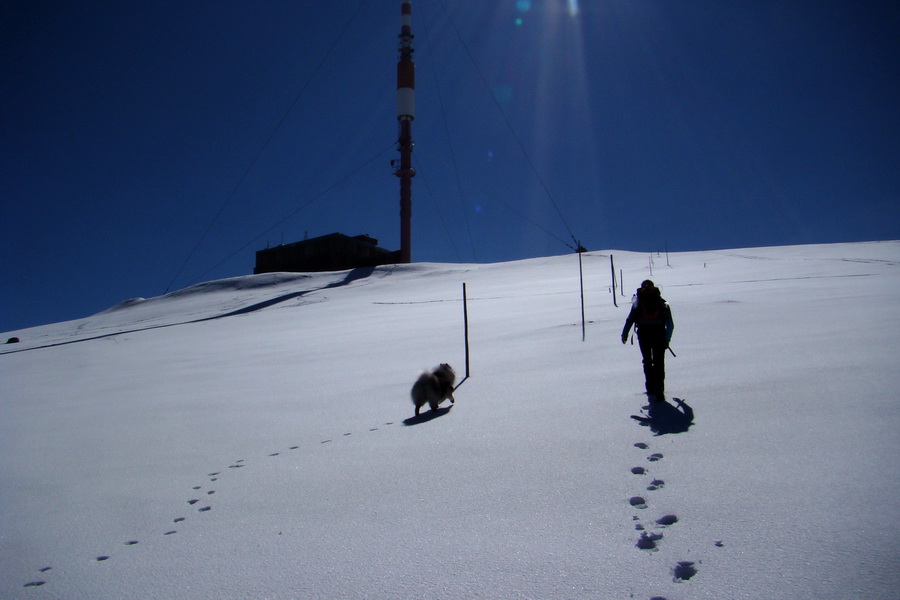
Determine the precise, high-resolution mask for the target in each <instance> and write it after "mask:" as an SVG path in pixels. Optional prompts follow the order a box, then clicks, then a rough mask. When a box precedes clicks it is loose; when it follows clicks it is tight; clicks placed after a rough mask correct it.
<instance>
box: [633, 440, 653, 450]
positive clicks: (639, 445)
mask: <svg viewBox="0 0 900 600" xmlns="http://www.w3.org/2000/svg"><path fill="white" fill-rule="evenodd" d="M634 447H635V448H640V449H641V450H646V449H647V448H649V447H650V446H648V445H647V444H645V443H644V442H638V443H637V444H635V445H634Z"/></svg>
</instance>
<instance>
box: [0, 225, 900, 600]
mask: <svg viewBox="0 0 900 600" xmlns="http://www.w3.org/2000/svg"><path fill="white" fill-rule="evenodd" d="M614 256H615V261H616V270H617V271H618V270H619V269H621V271H622V273H623V275H624V279H625V288H626V290H627V293H626V296H627V297H626V299H624V300H623V299H622V298H621V296H620V297H619V302H618V304H619V306H618V307H615V306H613V299H612V295H611V293H610V289H609V285H610V264H609V256H608V253H590V254H586V255H584V256H583V265H584V283H585V303H586V304H585V315H586V318H587V320H588V322H587V325H586V331H585V341H582V327H581V306H580V300H579V271H578V258H577V257H576V256H574V255H569V256H560V257H551V258H544V259H534V260H526V261H520V262H514V263H504V264H492V265H443V264H414V265H406V266H394V267H383V268H378V269H375V270H372V271H351V272H343V273H324V274H310V275H301V274H277V275H261V276H252V277H244V278H238V279H230V280H223V281H217V282H211V283H208V284H204V285H200V286H195V287H192V288H188V289H186V290H182V291H180V292H176V293H173V294H169V295H167V296H163V297H159V298H151V299H147V300H143V299H135V300H131V301H128V302H125V303H123V304H122V305H120V306H117V307H114V308H112V309H110V310H108V311H104V312H103V313H100V314H97V315H94V316H91V317H89V318H86V319H81V320H76V321H70V322H66V323H59V324H55V325H48V326H45V327H38V328H33V329H29V330H24V331H18V332H8V333H7V334H4V335H3V338H4V339H6V338H8V337H12V336H17V337H19V338H20V340H21V341H20V343H18V344H10V345H6V346H2V347H0V482H2V495H0V544H2V555H3V560H2V562H0V565H2V566H0V597H4V598H6V597H9V598H210V599H212V598H217V599H219V598H448V599H450V598H453V599H458V598H476V597H477V598H645V599H649V598H668V599H670V600H675V599H684V598H697V599H706V598H754V599H757V598H791V599H798V598H809V599H822V598H826V599H844V598H885V599H888V598H896V594H897V590H898V589H900V575H898V573H900V559H898V556H900V552H898V542H897V540H898V539H900V527H898V524H897V520H896V516H897V514H900V510H898V509H900V501H898V499H897V491H898V489H897V480H898V472H897V467H896V460H895V455H896V453H897V451H898V450H900V444H898V435H897V430H898V426H900V418H898V417H900V409H898V407H897V403H896V398H895V393H896V389H897V388H898V385H900V376H898V375H897V367H896V356H897V355H898V353H900V342H898V335H897V330H898V325H900V316H898V313H897V311H896V310H895V306H896V303H897V301H898V299H900V243H898V242H882V243H866V244H838V245H826V246H798V247H784V248H757V249H744V250H734V251H716V252H697V253H683V254H672V255H671V256H670V257H669V263H670V264H669V266H667V265H666V257H665V256H664V255H663V256H656V255H654V256H652V257H650V256H648V255H646V254H634V253H626V252H615V253H614ZM651 261H652V263H653V264H652V269H653V273H652V279H654V280H655V281H656V282H657V283H658V284H659V285H660V286H661V287H662V289H663V295H664V296H665V297H666V299H667V300H668V301H669V302H670V304H671V305H672V307H673V311H674V315H675V322H676V330H675V336H674V338H673V341H672V347H673V349H674V351H675V352H676V353H677V354H678V356H677V358H673V357H671V356H670V357H669V360H668V369H667V370H668V378H667V390H668V392H669V394H670V398H669V402H667V403H666V405H665V406H663V407H661V408H660V409H659V410H656V411H654V413H653V414H652V415H651V417H652V421H651V422H650V423H647V422H646V421H644V422H641V421H638V420H635V419H632V418H631V415H636V416H643V417H646V416H647V412H648V410H647V408H646V398H645V397H644V396H643V395H642V394H641V393H640V392H641V391H642V389H643V379H642V374H641V366H640V354H639V352H638V350H637V346H636V345H635V346H632V345H630V344H628V345H625V346H623V345H622V344H621V342H620V340H619V334H620V331H621V328H622V325H623V322H624V320H625V316H626V314H627V305H628V299H629V298H630V295H631V291H633V289H634V288H635V287H636V286H637V285H638V284H639V283H640V281H641V280H642V279H644V278H647V277H651V275H650V268H651ZM463 283H465V284H466V289H467V295H468V321H469V344H470V350H471V365H470V366H471V372H470V377H469V378H467V379H465V380H464V381H463V382H462V385H461V386H460V387H459V388H458V390H457V391H456V399H457V401H456V404H455V405H454V407H453V408H452V410H450V411H441V413H440V415H439V416H438V417H437V418H428V417H429V416H430V415H427V413H426V416H425V418H420V419H411V418H410V417H412V415H413V406H412V404H411V402H410V401H409V388H410V386H411V385H412V382H413V380H414V379H415V378H416V377H417V376H418V374H419V373H420V372H421V370H423V369H425V368H430V367H432V366H434V365H436V364H438V363H440V362H449V363H450V364H452V365H453V366H454V367H455V368H456V370H457V373H458V374H459V375H460V379H461V380H462V379H463V377H464V375H465V353H464V334H463V303H462V284H463ZM675 398H678V399H680V401H681V402H679V401H676V400H675ZM691 412H692V415H691V414H690V413H691ZM686 413H687V415H688V416H686ZM689 417H690V418H689Z"/></svg>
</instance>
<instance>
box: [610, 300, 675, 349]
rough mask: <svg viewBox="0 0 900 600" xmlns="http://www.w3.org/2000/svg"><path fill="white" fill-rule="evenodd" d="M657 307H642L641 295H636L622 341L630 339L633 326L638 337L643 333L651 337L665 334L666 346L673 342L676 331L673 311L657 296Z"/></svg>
mask: <svg viewBox="0 0 900 600" xmlns="http://www.w3.org/2000/svg"><path fill="white" fill-rule="evenodd" d="M655 300H656V303H655V306H652V303H648V304H651V307H650V308H649V309H648V308H647V306H646V305H642V302H641V294H640V293H638V294H637V295H635V298H634V301H633V302H632V303H631V312H629V313H628V318H627V319H625V328H624V329H622V339H623V340H624V339H625V338H627V337H628V332H629V331H631V326H632V325H634V326H635V330H636V331H637V334H638V337H640V336H641V333H642V332H643V333H649V334H651V335H659V334H661V333H663V332H665V340H666V344H668V343H669V342H671V341H672V332H674V331H675V322H674V321H673V320H672V309H671V308H669V305H668V304H666V301H665V300H663V298H662V297H661V296H656V299H655Z"/></svg>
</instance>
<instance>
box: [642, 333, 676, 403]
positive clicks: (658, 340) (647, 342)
mask: <svg viewBox="0 0 900 600" xmlns="http://www.w3.org/2000/svg"><path fill="white" fill-rule="evenodd" d="M638 344H639V345H640V347H641V356H642V357H643V359H644V385H645V387H646V389H647V393H648V394H654V395H657V396H662V395H663V393H664V392H665V388H666V348H667V347H668V346H669V344H668V343H667V342H666V330H665V328H663V327H659V328H656V327H644V328H642V329H638Z"/></svg>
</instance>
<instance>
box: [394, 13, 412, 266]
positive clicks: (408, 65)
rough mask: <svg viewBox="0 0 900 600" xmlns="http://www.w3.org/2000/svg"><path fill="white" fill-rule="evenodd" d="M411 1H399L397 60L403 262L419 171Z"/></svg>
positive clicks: (407, 253)
mask: <svg viewBox="0 0 900 600" xmlns="http://www.w3.org/2000/svg"><path fill="white" fill-rule="evenodd" d="M411 20H412V5H411V4H410V0H402V4H401V5H400V36H399V37H400V58H399V60H398V62H397V120H398V121H399V122H400V138H399V139H398V140H397V150H399V151H400V164H399V167H398V168H397V169H396V171H394V174H395V175H396V176H397V177H399V178H400V262H401V263H409V262H411V260H412V257H411V252H410V230H411V221H412V178H413V177H415V175H416V171H415V169H413V168H412V149H413V140H412V120H413V119H415V118H416V116H415V109H416V101H415V79H416V65H415V64H414V63H413V60H412V55H413V47H412V41H413V37H415V36H414V35H413V34H412V28H411V26H410V22H411Z"/></svg>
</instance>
